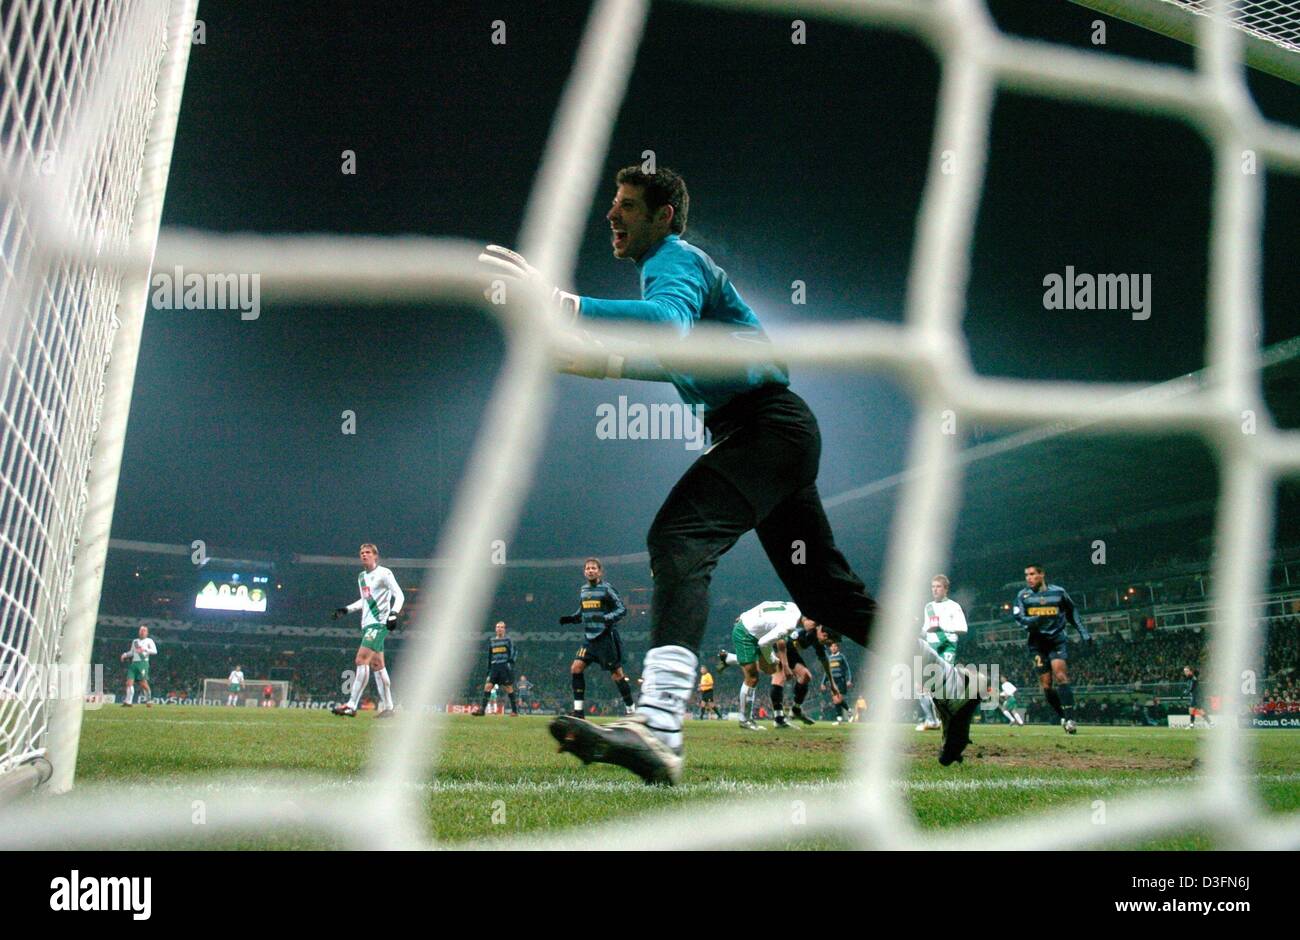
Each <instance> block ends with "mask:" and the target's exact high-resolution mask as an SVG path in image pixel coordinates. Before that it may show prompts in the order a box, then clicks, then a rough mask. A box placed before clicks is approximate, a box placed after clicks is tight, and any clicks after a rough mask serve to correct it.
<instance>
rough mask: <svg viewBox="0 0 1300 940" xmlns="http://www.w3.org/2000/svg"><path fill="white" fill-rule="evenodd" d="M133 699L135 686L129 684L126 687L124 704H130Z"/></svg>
mask: <svg viewBox="0 0 1300 940" xmlns="http://www.w3.org/2000/svg"><path fill="white" fill-rule="evenodd" d="M134 701H135V686H133V685H129V686H127V687H126V704H128V705H130V704H131V703H132V702H134Z"/></svg>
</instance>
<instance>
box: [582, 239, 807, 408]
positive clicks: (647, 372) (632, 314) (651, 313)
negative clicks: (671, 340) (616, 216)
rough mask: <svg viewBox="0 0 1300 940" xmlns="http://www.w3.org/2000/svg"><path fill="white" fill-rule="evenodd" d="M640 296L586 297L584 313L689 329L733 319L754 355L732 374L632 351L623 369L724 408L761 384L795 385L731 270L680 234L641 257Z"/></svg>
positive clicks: (730, 323)
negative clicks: (684, 367) (682, 366)
mask: <svg viewBox="0 0 1300 940" xmlns="http://www.w3.org/2000/svg"><path fill="white" fill-rule="evenodd" d="M636 264H637V267H638V268H639V269H640V271H641V297H642V299H641V300H602V299H600V298H598V297H583V298H582V299H581V308H580V310H581V314H582V316H584V317H589V318H592V319H605V320H641V321H647V322H650V323H660V324H664V325H669V326H671V327H672V328H673V329H675V330H676V331H677V332H678V333H679V334H680V335H682V336H685V335H687V334H688V333H690V331H691V330H692V329H693V328H694V327H695V326H696V324H701V323H704V324H716V325H719V326H723V327H731V328H732V329H731V335H732V337H733V338H735V339H736V340H737V341H738V342H743V343H746V344H752V345H753V347H754V356H753V359H752V360H751V361H750V362H748V363H746V364H745V365H744V366H741V367H739V369H738V371H737V372H736V373H735V374H732V375H711V376H708V377H704V376H696V375H694V374H693V373H691V372H683V371H680V370H677V369H674V368H672V367H671V366H669V365H663V364H661V363H659V362H658V361H657V360H642V361H640V362H638V361H637V360H636V358H635V357H628V359H627V360H626V362H625V364H624V367H623V375H624V377H626V378H631V379H657V380H660V381H665V380H666V381H669V382H672V383H673V385H675V386H676V387H677V391H678V392H679V393H680V394H681V396H682V399H683V400H684V401H685V402H686V403H687V404H689V405H703V406H704V407H705V409H706V410H712V409H715V408H720V407H722V406H723V405H725V404H726V403H727V402H729V401H731V399H733V398H735V397H736V396H737V395H739V394H742V393H744V392H748V391H750V390H751V389H755V388H757V387H759V386H760V385H773V384H775V385H789V384H790V373H789V370H788V369H787V368H786V367H785V365H784V363H780V362H777V361H776V360H775V359H773V358H772V356H771V350H770V342H771V341H770V340H769V339H768V338H767V334H766V333H765V332H764V331H763V326H762V324H761V323H759V322H758V317H756V316H755V315H754V311H753V310H751V309H750V308H749V305H748V304H746V303H745V301H744V300H742V299H741V297H740V293H739V292H738V291H737V290H736V288H735V286H734V285H733V284H732V283H731V280H730V278H728V277H727V272H726V271H724V270H722V268H720V267H718V266H717V265H716V264H714V262H713V259H712V258H710V257H709V256H708V255H706V254H705V253H704V252H703V251H701V250H700V249H698V248H696V247H695V246H694V245H692V244H690V243H689V242H687V241H685V240H683V239H682V238H681V236H679V235H669V236H668V237H666V238H665V239H664V240H663V241H661V242H659V244H657V245H655V246H654V247H653V248H651V249H650V250H649V251H648V252H646V253H645V255H643V256H642V257H641V258H640V259H639V260H638V261H637V263H636Z"/></svg>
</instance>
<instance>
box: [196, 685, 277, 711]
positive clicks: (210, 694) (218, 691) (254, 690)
mask: <svg viewBox="0 0 1300 940" xmlns="http://www.w3.org/2000/svg"><path fill="white" fill-rule="evenodd" d="M290 688H291V686H290V683H288V682H286V681H284V680H283V679H250V680H247V681H245V682H244V684H243V685H242V686H240V687H239V690H238V691H233V690H232V689H231V688H230V680H229V679H228V678H227V679H204V680H203V698H202V700H201V702H200V704H203V705H230V704H232V700H233V704H234V705H236V706H257V707H258V708H264V707H275V708H279V707H281V706H282V705H284V704H286V703H287V702H288V701H289V692H290ZM268 703H269V704H268Z"/></svg>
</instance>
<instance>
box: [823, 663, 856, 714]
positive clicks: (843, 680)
mask: <svg viewBox="0 0 1300 940" xmlns="http://www.w3.org/2000/svg"><path fill="white" fill-rule="evenodd" d="M826 678H827V680H828V682H829V685H830V693H831V701H832V702H833V703H834V704H835V723H836V724H840V723H841V722H843V721H845V720H850V721H851V720H852V719H851V718H850V716H849V704H848V702H846V701H845V700H844V693H845V692H846V691H848V689H849V688H850V687H852V685H853V671H852V670H851V669H849V658H848V657H847V656H845V655H844V652H843V650H841V649H840V644H839V643H831V654H830V656H829V657H827V670H826Z"/></svg>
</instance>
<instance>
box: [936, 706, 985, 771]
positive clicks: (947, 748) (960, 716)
mask: <svg viewBox="0 0 1300 940" xmlns="http://www.w3.org/2000/svg"><path fill="white" fill-rule="evenodd" d="M979 704H980V702H979V699H977V698H972V699H968V700H966V701H965V702H963V703H962V704H961V705H959V706H957V707H956V708H949V706H948V704H947V703H946V702H945V703H944V708H943V710H942V711H940V709H939V700H938V699H936V700H935V703H934V706H935V711H938V712H939V714H940V720H941V721H942V724H943V747H941V748H940V749H939V764H940V765H941V766H943V767H947V766H948V765H949V764H953V763H957V764H959V763H961V754H962V751H964V750H966V745H967V744H970V723H971V719H972V718H974V717H975V711H976V709H978V708H979ZM945 715H946V716H947V717H946V720H945V719H944V716H945Z"/></svg>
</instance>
